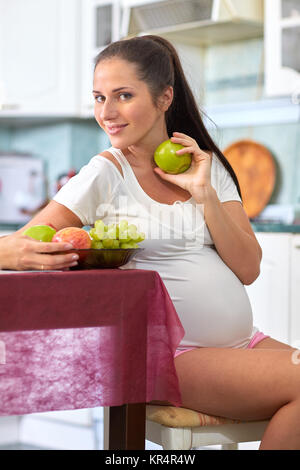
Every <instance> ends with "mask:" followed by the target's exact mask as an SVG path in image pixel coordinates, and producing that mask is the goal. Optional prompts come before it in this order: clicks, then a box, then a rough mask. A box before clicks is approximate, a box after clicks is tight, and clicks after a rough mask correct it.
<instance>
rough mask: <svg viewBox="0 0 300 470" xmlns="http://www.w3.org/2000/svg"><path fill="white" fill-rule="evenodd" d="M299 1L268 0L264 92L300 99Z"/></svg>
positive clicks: (298, 100) (270, 94) (297, 101)
mask: <svg viewBox="0 0 300 470" xmlns="http://www.w3.org/2000/svg"><path fill="white" fill-rule="evenodd" d="M299 42H300V1H299V0H265V92H266V95H267V96H280V95H286V96H287V95H290V96H292V100H293V101H294V102H295V103H298V104H299V102H300V54H299Z"/></svg>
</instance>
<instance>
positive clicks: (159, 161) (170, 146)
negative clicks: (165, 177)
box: [154, 139, 192, 175]
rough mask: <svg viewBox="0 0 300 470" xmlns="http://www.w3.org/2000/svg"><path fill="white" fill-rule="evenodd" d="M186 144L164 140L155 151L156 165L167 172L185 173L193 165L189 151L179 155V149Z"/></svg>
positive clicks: (173, 173)
mask: <svg viewBox="0 0 300 470" xmlns="http://www.w3.org/2000/svg"><path fill="white" fill-rule="evenodd" d="M183 148H184V146H183V145H180V144H174V143H173V142H171V140H170V139H169V140H165V141H164V142H162V143H161V144H160V145H159V146H158V147H157V149H156V150H155V152H154V161H155V163H156V165H157V166H158V167H159V168H161V169H162V170H164V171H165V172H166V173H171V174H172V175H177V174H178V173H184V172H185V171H186V170H188V168H189V167H190V166H191V162H192V157H191V155H190V154H189V153H184V154H182V155H177V154H176V152H177V150H181V149H183Z"/></svg>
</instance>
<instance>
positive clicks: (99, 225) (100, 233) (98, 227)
mask: <svg viewBox="0 0 300 470" xmlns="http://www.w3.org/2000/svg"><path fill="white" fill-rule="evenodd" d="M104 231H105V224H104V222H103V221H102V220H96V222H95V233H96V235H97V237H98V240H103V238H104Z"/></svg>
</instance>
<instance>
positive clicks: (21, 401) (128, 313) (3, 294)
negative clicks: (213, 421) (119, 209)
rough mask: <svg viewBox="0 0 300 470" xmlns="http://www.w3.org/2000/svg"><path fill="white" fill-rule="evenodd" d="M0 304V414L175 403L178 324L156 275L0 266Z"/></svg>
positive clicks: (180, 334) (180, 333)
mask: <svg viewBox="0 0 300 470" xmlns="http://www.w3.org/2000/svg"><path fill="white" fill-rule="evenodd" d="M0 301H1V312H0V349H1V353H2V361H1V360H0V414H1V415H16V414H25V413H34V412H41V411H52V410H62V409H64V410H67V409H77V408H91V407H95V406H117V405H122V404H124V403H142V402H149V401H151V400H168V401H171V402H172V403H174V404H175V405H180V404H181V399H180V392H179V388H178V380H177V375H176V370H175V366H174V361H173V356H174V352H175V349H176V347H177V346H178V344H179V342H180V341H181V339H182V337H183V335H184V330H183V327H182V325H181V323H180V321H179V319H178V316H177V313H176V310H175V308H174V305H173V303H172V301H171V299H170V297H169V294H168V292H167V290H166V288H165V286H164V284H163V282H162V280H161V278H160V276H159V274H158V273H157V272H155V271H147V270H121V269H106V270H87V271H65V272H62V271H61V272H58V271H57V272H24V273H9V272H7V274H6V273H5V274H1V275H0ZM0 359H1V358H0ZM1 362H2V364H1ZM145 363H146V364H147V367H146V368H145Z"/></svg>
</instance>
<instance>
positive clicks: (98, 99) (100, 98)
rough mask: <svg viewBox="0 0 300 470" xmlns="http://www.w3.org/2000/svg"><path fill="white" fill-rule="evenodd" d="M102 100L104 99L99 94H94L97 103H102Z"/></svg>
mask: <svg viewBox="0 0 300 470" xmlns="http://www.w3.org/2000/svg"><path fill="white" fill-rule="evenodd" d="M103 100H104V97H103V96H101V95H99V96H95V101H97V103H103Z"/></svg>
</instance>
